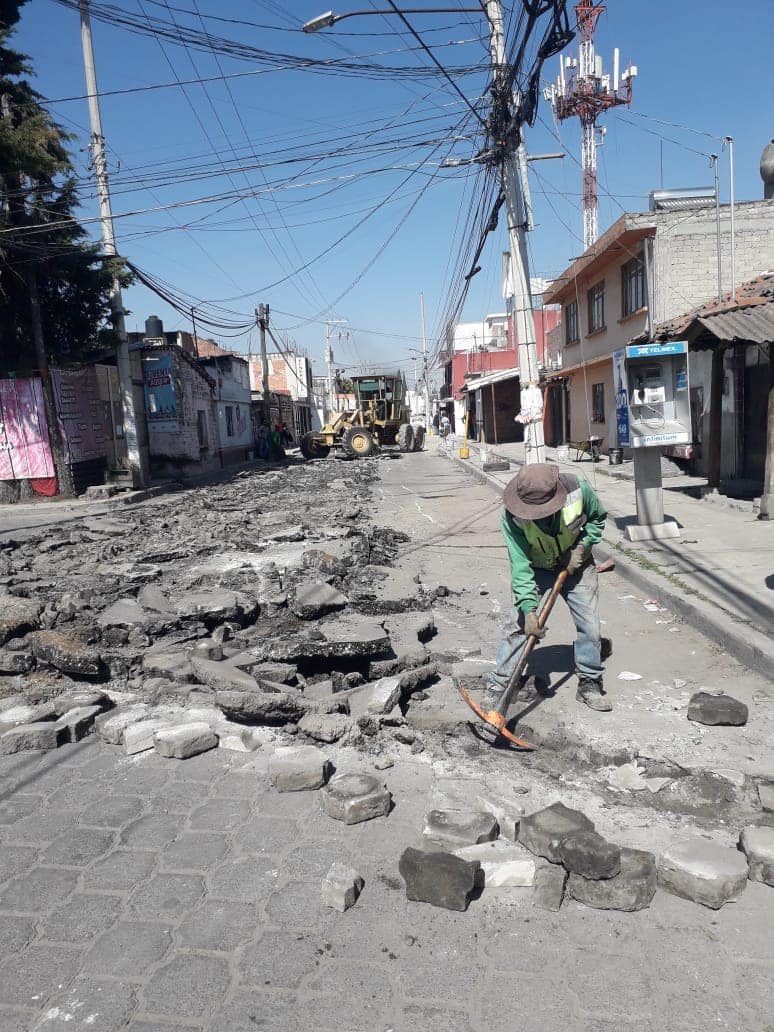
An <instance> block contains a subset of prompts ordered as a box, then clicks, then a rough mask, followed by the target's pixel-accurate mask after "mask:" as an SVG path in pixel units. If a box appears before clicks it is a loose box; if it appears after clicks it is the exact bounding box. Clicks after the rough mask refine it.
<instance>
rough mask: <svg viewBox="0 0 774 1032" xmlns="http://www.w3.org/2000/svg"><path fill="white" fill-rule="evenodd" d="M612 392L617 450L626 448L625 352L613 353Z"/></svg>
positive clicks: (627, 409) (627, 405)
mask: <svg viewBox="0 0 774 1032" xmlns="http://www.w3.org/2000/svg"><path fill="white" fill-rule="evenodd" d="M613 390H614V391H615V429H616V439H617V441H618V447H619V448H628V447H629V446H630V444H631V441H630V439H629V392H628V391H627V389H626V351H625V349H624V348H621V350H620V351H614V352H613Z"/></svg>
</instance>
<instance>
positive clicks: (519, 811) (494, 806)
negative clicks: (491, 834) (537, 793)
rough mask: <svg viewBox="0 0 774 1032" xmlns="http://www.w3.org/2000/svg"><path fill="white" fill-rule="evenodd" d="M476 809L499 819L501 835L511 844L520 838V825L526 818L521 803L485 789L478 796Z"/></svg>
mask: <svg viewBox="0 0 774 1032" xmlns="http://www.w3.org/2000/svg"><path fill="white" fill-rule="evenodd" d="M475 805H476V809H478V810H481V811H483V812H484V813H491V814H492V816H493V817H496V818H497V823H498V825H499V826H500V834H501V835H502V837H503V838H506V839H508V841H509V842H516V841H517V840H518V837H519V825H520V824H521V818H522V817H523V816H524V813H525V809H524V806H523V805H522V804H521V803H517V802H515V801H513V800H512V799H509V798H508V797H507V796H504V795H501V794H500V793H499V792H493V791H490V790H489V789H484V790H483V791H482V792H480V793H479V795H478V796H476V800H475Z"/></svg>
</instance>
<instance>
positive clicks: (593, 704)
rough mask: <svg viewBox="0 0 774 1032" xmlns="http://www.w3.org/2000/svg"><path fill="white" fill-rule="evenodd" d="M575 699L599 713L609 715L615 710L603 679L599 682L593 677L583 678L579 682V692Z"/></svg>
mask: <svg viewBox="0 0 774 1032" xmlns="http://www.w3.org/2000/svg"><path fill="white" fill-rule="evenodd" d="M575 698H576V699H577V700H578V702H582V703H583V704H584V705H585V706H588V707H589V709H593V710H596V711H597V712H598V713H609V712H610V710H611V709H612V708H613V704H612V702H611V701H610V699H608V697H607V695H606V694H605V689H604V688H603V687H602V678H601V677H600V678H599V680H598V681H595V680H594V678H593V677H581V678H580V679H579V680H578V691H577V692H576V693H575Z"/></svg>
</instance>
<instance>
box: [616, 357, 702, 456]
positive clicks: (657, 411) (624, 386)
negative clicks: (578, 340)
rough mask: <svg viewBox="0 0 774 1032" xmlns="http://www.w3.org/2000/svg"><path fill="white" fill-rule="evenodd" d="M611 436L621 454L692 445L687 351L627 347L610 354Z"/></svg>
mask: <svg viewBox="0 0 774 1032" xmlns="http://www.w3.org/2000/svg"><path fill="white" fill-rule="evenodd" d="M613 384H614V387H615V410H616V434H617V438H618V445H619V447H622V448H660V447H664V446H666V445H670V444H688V443H690V441H691V437H692V432H691V404H690V392H689V389H688V345H687V343H686V342H685V341H675V342H673V343H669V344H630V345H628V346H627V347H625V348H621V349H620V351H615V352H613Z"/></svg>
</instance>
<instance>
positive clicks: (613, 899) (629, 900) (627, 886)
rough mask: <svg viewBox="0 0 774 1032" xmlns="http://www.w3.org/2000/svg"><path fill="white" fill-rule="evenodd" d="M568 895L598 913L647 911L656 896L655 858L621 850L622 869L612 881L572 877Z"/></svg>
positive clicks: (610, 879)
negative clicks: (606, 911) (601, 911)
mask: <svg viewBox="0 0 774 1032" xmlns="http://www.w3.org/2000/svg"><path fill="white" fill-rule="evenodd" d="M567 891H568V893H569V895H570V896H572V898H573V899H575V900H577V901H578V902H579V903H584V904H585V905H586V906H587V907H594V908H595V909H597V910H624V911H628V912H631V911H634V910H644V909H645V908H646V907H649V906H650V903H651V900H652V899H653V896H654V894H655V892H656V858H655V857H654V856H653V854H652V853H647V852H645V851H644V850H641V849H626V848H623V849H621V869H620V871H619V872H618V874H617V875H615V877H613V878H608V879H605V880H600V881H593V880H591V879H588V878H584V877H583V876H582V875H580V874H571V875H570V878H569V881H568V884H567Z"/></svg>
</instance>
